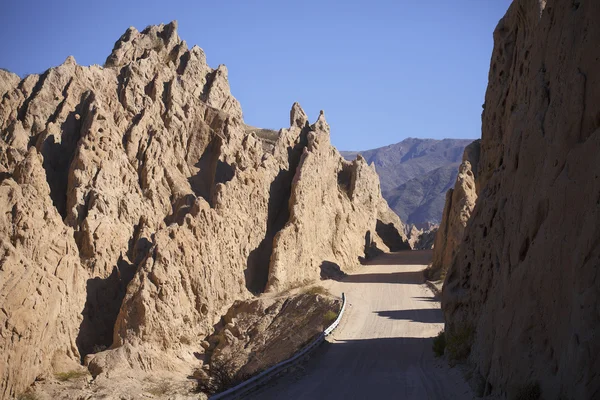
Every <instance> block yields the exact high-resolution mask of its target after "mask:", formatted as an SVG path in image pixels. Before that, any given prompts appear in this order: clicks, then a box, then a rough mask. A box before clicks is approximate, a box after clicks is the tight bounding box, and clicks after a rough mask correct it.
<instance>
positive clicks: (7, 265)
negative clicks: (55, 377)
mask: <svg viewBox="0 0 600 400" xmlns="http://www.w3.org/2000/svg"><path fill="white" fill-rule="evenodd" d="M23 156H24V158H23V159H22V160H21V161H20V162H18V163H17V164H16V166H15V168H14V170H13V171H12V172H13V173H12V174H11V176H10V177H7V178H3V179H2V181H1V182H0V209H1V210H3V212H2V214H1V216H0V251H1V254H0V311H1V312H0V327H1V328H0V348H1V349H2V351H0V398H8V397H10V396H12V395H13V394H14V393H15V390H19V391H20V390H23V389H24V388H25V387H27V386H29V385H30V384H31V383H32V382H33V381H34V380H35V379H36V378H38V377H45V376H46V374H47V373H48V372H49V371H55V372H61V371H60V369H59V370H58V371H57V370H56V368H54V365H53V364H55V363H56V362H60V361H61V360H63V359H65V358H66V359H70V360H72V361H71V365H72V366H74V367H76V366H77V364H78V359H79V352H78V349H77V344H76V339H77V335H78V331H79V325H80V324H81V322H82V318H81V315H80V313H81V309H82V305H83V303H84V301H85V290H86V279H87V278H88V271H87V270H86V269H84V268H83V267H82V266H81V263H80V261H79V255H78V252H77V246H76V244H75V240H74V239H73V230H72V228H70V227H67V226H65V225H64V224H63V222H62V220H61V218H60V215H59V214H58V212H57V211H56V208H55V207H54V205H53V204H52V200H51V199H50V189H49V187H48V184H47V183H46V177H45V173H44V169H43V168H42V159H41V157H40V155H39V154H37V152H36V151H35V149H32V150H31V151H30V152H28V153H27V154H25V155H23Z"/></svg>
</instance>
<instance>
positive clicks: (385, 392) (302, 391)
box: [249, 338, 462, 399]
mask: <svg viewBox="0 0 600 400" xmlns="http://www.w3.org/2000/svg"><path fill="white" fill-rule="evenodd" d="M432 344H433V338H380V339H363V340H344V341H336V342H334V343H329V342H324V343H323V344H322V345H321V346H320V347H319V349H318V350H317V351H315V353H313V355H312V356H311V357H310V359H309V360H308V361H307V362H306V364H304V366H303V368H302V369H303V371H304V372H301V373H300V376H299V375H290V376H286V377H284V378H282V379H281V380H279V381H277V382H273V383H272V384H271V385H267V387H265V388H263V389H262V390H259V391H258V392H255V393H253V395H252V396H250V397H249V398H251V399H392V398H432V399H445V398H448V397H445V396H446V395H447V393H444V392H443V387H444V385H443V384H441V385H439V384H434V385H432V384H431V381H438V379H439V380H442V381H443V379H444V376H442V377H438V376H437V374H436V373H435V372H434V373H431V372H429V373H428V374H427V375H423V374H421V373H419V372H418V371H419V369H418V368H415V367H416V366H415V365H414V364H413V363H412V362H410V361H408V362H407V360H421V362H433V358H434V356H433V351H432ZM444 373H445V372H444V371H443V370H440V374H442V375H443V374H444ZM438 386H439V387H440V389H441V391H440V392H437V390H436V389H438ZM426 387H427V389H425V388H426ZM438 390H439V389H438ZM432 391H433V393H432ZM452 398H455V397H452ZM458 398H462V397H458Z"/></svg>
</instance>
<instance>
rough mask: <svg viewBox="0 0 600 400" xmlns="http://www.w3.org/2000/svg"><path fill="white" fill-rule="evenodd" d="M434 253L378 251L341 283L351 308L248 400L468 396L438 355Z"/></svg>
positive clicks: (335, 288) (337, 288)
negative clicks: (430, 267)
mask: <svg viewBox="0 0 600 400" xmlns="http://www.w3.org/2000/svg"><path fill="white" fill-rule="evenodd" d="M430 259H431V251H407V252H398V253H391V254H382V255H381V256H379V257H377V258H376V259H374V260H372V261H371V262H370V263H369V265H365V266H361V267H359V268H357V270H356V271H355V272H354V273H352V274H350V275H349V276H347V277H346V278H345V279H344V280H343V281H342V282H335V281H327V282H326V283H325V286H327V287H328V288H329V289H330V290H331V291H332V293H341V292H345V293H346V295H347V298H348V307H347V309H346V313H345V316H344V318H343V320H342V323H341V324H340V326H339V327H338V328H337V330H336V331H335V333H334V334H333V337H330V339H329V341H328V342H325V343H324V344H323V345H322V346H321V347H320V348H319V349H318V350H317V351H316V353H315V354H314V355H313V356H312V357H311V359H310V360H309V361H308V362H306V363H305V364H304V365H303V367H304V370H303V371H302V372H296V373H292V374H289V375H287V376H285V377H282V378H281V379H279V380H276V381H275V382H273V383H271V384H270V385H269V386H266V387H264V388H263V389H261V390H259V391H258V392H256V393H254V394H253V395H252V396H251V398H253V399H415V400H425V399H472V398H473V396H472V394H471V391H470V389H469V387H468V385H467V384H466V383H465V381H464V379H463V378H462V375H461V373H460V372H459V371H458V370H456V369H451V368H449V367H448V366H447V363H446V362H445V361H442V360H438V359H435V357H434V355H433V352H432V340H433V339H432V337H433V336H435V335H437V333H438V332H439V331H440V330H441V329H443V316H442V312H441V310H440V303H439V302H438V301H437V300H436V299H435V298H434V297H433V294H432V293H431V291H430V290H429V289H428V288H427V287H426V286H425V285H424V283H423V275H422V270H423V268H425V266H426V265H427V263H428V262H429V260H430Z"/></svg>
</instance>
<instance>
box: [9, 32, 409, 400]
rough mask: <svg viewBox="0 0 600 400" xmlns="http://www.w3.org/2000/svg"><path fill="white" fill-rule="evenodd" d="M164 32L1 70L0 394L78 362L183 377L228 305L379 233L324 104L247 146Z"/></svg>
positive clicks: (212, 79)
mask: <svg viewBox="0 0 600 400" xmlns="http://www.w3.org/2000/svg"><path fill="white" fill-rule="evenodd" d="M176 28H177V25H176V23H170V24H167V25H160V26H151V27H148V28H146V29H145V30H144V31H142V32H139V31H137V30H136V29H135V28H129V29H128V30H127V32H125V34H124V35H123V36H122V37H121V38H120V39H119V40H118V41H117V42H116V44H115V47H114V49H113V51H112V53H111V55H110V56H109V57H108V58H107V60H106V63H105V65H104V66H103V67H100V66H91V67H82V66H79V65H77V64H76V62H75V60H74V59H73V58H72V57H69V58H68V59H67V60H66V61H65V62H64V63H63V64H62V65H60V66H58V67H56V68H51V69H49V70H48V71H46V72H45V73H44V74H42V75H30V76H28V77H26V78H25V79H23V80H21V81H20V82H18V83H16V81H15V82H13V81H14V79H12V77H11V78H10V79H6V80H3V85H4V84H6V85H5V86H6V92H5V93H4V94H3V96H2V101H1V103H0V204H2V210H3V214H2V217H1V219H0V221H1V222H0V238H2V249H3V255H2V264H1V267H0V284H1V285H2V286H1V291H0V310H1V311H2V312H1V313H0V327H1V328H0V350H1V351H0V354H2V356H1V357H2V359H1V361H2V364H0V398H2V399H4V398H9V397H11V396H15V395H17V394H19V393H22V392H23V391H24V390H25V389H26V387H27V386H28V385H29V384H31V383H32V382H33V380H34V379H36V378H43V377H49V376H50V377H51V376H52V374H53V373H57V372H61V368H62V369H64V368H67V369H68V368H72V365H78V363H79V362H84V363H85V365H87V366H88V367H89V369H90V371H91V372H92V374H93V375H94V376H95V377H100V379H102V377H103V376H104V377H106V376H109V375H110V376H113V377H114V376H120V375H119V373H118V371H121V370H125V369H126V370H128V371H142V370H143V371H145V373H149V372H152V371H169V373H170V374H179V376H181V377H182V379H185V377H187V376H188V375H189V374H190V373H191V371H193V369H194V368H195V366H196V364H197V363H198V360H197V357H196V356H195V353H197V352H198V351H201V348H200V343H201V341H202V340H203V339H204V338H205V337H206V336H207V335H208V334H210V333H211V332H212V329H213V325H214V323H215V322H216V321H217V320H218V319H219V317H220V315H222V314H223V313H224V311H225V310H226V308H227V307H228V306H230V305H231V304H232V303H233V302H234V301H235V300H244V299H249V298H252V296H253V295H255V294H259V293H262V292H264V291H265V290H270V291H278V290H281V289H285V288H287V287H289V286H291V285H297V284H299V283H301V282H305V281H310V280H315V279H319V277H320V272H321V271H320V267H321V265H322V264H323V263H330V264H328V265H331V263H334V264H336V265H338V266H339V267H340V269H341V270H347V269H350V268H352V267H353V266H354V265H355V264H357V262H358V260H359V257H362V256H364V255H365V251H366V250H367V248H368V247H370V246H371V242H372V241H374V240H375V241H377V242H378V243H379V242H381V241H382V239H380V238H379V237H378V235H377V233H376V225H377V219H378V216H379V215H380V214H382V213H384V214H385V213H387V212H388V211H389V208H388V207H387V203H385V200H383V198H382V197H381V192H380V188H379V180H378V177H377V175H376V173H375V171H374V168H373V167H372V166H369V165H367V163H366V162H365V161H364V159H362V158H357V159H356V160H354V161H352V162H348V161H345V160H344V159H342V158H341V156H340V155H339V153H338V152H337V150H336V149H335V148H334V147H332V146H331V144H330V142H329V127H328V125H327V123H326V121H325V117H324V115H323V114H322V113H321V115H320V116H319V118H318V120H317V121H316V123H314V124H312V125H311V124H309V122H308V118H307V116H306V114H305V113H304V111H302V109H301V108H300V106H299V105H298V104H294V106H293V107H292V111H291V118H290V120H291V121H290V128H289V129H282V130H281V131H280V132H279V133H278V135H277V136H276V137H271V136H273V135H271V136H269V140H268V143H265V140H264V139H263V138H261V137H260V136H257V135H256V134H255V133H254V132H253V131H248V129H247V126H246V125H245V124H244V123H243V116H242V110H241V107H240V105H239V103H238V102H237V100H236V99H235V98H234V97H233V96H232V95H231V93H230V90H229V84H228V80H227V69H226V68H225V66H219V67H218V68H217V69H212V68H210V67H209V66H208V64H207V63H206V57H205V55H204V52H203V51H202V50H201V49H200V48H198V47H197V46H194V47H192V48H191V49H190V48H188V46H187V45H186V43H185V42H184V41H182V40H181V39H180V38H179V36H178V35H177V31H176ZM2 73H3V74H4V72H2ZM5 86H3V87H2V88H1V90H2V91H4V90H5V88H4V87H5ZM396 219H397V217H396ZM395 223H396V224H398V225H399V226H401V222H400V221H399V219H397V220H396V222H395ZM399 232H401V229H400V230H399ZM107 374H108V375H107ZM129 376H131V375H129Z"/></svg>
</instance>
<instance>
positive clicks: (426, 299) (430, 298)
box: [413, 296, 439, 302]
mask: <svg viewBox="0 0 600 400" xmlns="http://www.w3.org/2000/svg"><path fill="white" fill-rule="evenodd" d="M413 299H417V300H418V301H429V302H439V300H438V299H436V298H435V296H431V297H429V296H423V297H413Z"/></svg>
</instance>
